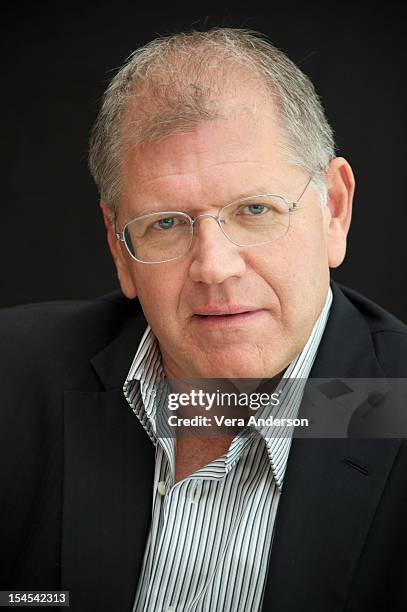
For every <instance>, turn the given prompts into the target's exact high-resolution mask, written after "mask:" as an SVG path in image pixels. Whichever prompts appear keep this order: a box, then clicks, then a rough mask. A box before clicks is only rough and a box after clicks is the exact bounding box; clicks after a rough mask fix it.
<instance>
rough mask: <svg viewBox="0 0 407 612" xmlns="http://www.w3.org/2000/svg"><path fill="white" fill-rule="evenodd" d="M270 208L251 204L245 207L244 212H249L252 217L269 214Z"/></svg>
mask: <svg viewBox="0 0 407 612" xmlns="http://www.w3.org/2000/svg"><path fill="white" fill-rule="evenodd" d="M267 210H269V208H268V207H267V206H265V205H264V204H249V205H248V206H244V207H243V211H244V212H245V211H248V212H249V214H250V215H256V216H258V215H262V214H264V213H265V212H267Z"/></svg>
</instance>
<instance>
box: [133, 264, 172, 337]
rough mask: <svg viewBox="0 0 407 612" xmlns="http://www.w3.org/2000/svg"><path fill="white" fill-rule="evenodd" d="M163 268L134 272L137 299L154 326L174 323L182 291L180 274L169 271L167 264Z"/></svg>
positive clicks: (146, 268) (146, 267)
mask: <svg viewBox="0 0 407 612" xmlns="http://www.w3.org/2000/svg"><path fill="white" fill-rule="evenodd" d="M161 266H162V267H161ZM161 266H160V267H158V266H157V267H155V266H143V268H142V269H141V270H140V269H136V270H134V272H133V278H134V281H135V284H136V287H137V297H138V298H139V300H140V303H141V305H142V307H143V311H144V314H145V316H146V318H147V319H148V322H149V323H150V325H152V326H157V325H160V324H161V325H162V324H165V325H167V324H169V323H171V321H174V319H175V314H176V311H177V308H178V302H179V295H180V292H181V290H182V280H181V278H180V277H179V274H178V273H177V272H176V271H174V270H169V269H168V266H166V265H165V264H161Z"/></svg>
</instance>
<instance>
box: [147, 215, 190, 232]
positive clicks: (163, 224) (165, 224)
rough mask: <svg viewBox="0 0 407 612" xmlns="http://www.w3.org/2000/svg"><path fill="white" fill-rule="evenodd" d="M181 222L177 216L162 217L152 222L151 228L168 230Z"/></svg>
mask: <svg viewBox="0 0 407 612" xmlns="http://www.w3.org/2000/svg"><path fill="white" fill-rule="evenodd" d="M182 223H183V220H181V219H180V218H179V217H164V218H163V219H160V220H159V221H156V222H155V223H153V224H152V227H153V229H158V230H170V229H173V228H174V227H177V225H180V224H182Z"/></svg>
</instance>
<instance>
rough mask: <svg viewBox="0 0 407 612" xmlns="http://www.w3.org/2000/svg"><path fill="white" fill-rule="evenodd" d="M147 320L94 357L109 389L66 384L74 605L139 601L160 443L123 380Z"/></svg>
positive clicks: (66, 565) (67, 544)
mask: <svg viewBox="0 0 407 612" xmlns="http://www.w3.org/2000/svg"><path fill="white" fill-rule="evenodd" d="M144 327H145V322H144V321H143V322H141V324H140V322H138V323H137V322H135V320H134V319H132V320H131V322H130V323H128V324H126V326H125V327H124V328H123V330H122V332H121V333H120V334H119V336H118V337H117V338H116V339H115V340H114V341H113V342H112V343H111V344H110V345H109V346H108V347H107V348H106V349H104V350H103V351H102V352H101V353H99V354H98V355H96V356H95V357H94V359H93V360H92V365H93V367H94V370H95V371H96V373H97V376H98V378H99V380H100V382H101V383H102V384H103V386H104V387H105V391H78V390H74V391H66V392H65V396H64V441H65V448H64V491H63V520H62V553H61V566H62V567H61V585H62V586H61V588H63V589H67V590H69V591H70V607H71V609H72V610H73V612H83V610H87V611H89V612H90V611H92V610H97V611H98V612H104V611H106V612H108V611H109V612H110V611H111V610H115V612H128V611H129V610H131V609H132V605H133V600H134V595H135V589H136V587H137V582H138V577H139V574H140V570H141V564H142V560H143V554H144V549H145V544H146V538H147V535H148V531H149V526H150V517H151V504H152V499H151V494H152V486H153V468H154V447H153V445H152V444H151V441H150V440H149V439H148V437H147V435H146V434H145V432H144V430H143V428H142V426H141V425H140V423H139V421H138V419H137V417H136V416H135V415H134V414H133V412H132V411H131V409H130V407H129V405H128V403H127V401H126V400H125V398H124V396H123V391H122V385H123V382H124V380H125V377H126V374H127V372H128V369H129V367H130V364H131V360H132V358H133V356H134V353H135V351H136V349H137V346H138V341H139V338H140V334H141V332H142V331H143V329H144Z"/></svg>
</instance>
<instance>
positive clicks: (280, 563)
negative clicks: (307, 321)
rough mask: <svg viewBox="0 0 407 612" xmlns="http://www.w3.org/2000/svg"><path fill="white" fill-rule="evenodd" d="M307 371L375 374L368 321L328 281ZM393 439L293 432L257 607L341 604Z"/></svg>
mask: <svg viewBox="0 0 407 612" xmlns="http://www.w3.org/2000/svg"><path fill="white" fill-rule="evenodd" d="M332 289H333V293H334V302H333V307H332V310H331V314H330V317H329V320H328V323H327V327H326V330H325V333H324V336H323V338H322V341H321V345H320V348H319V351H318V355H317V358H316V361H315V364H314V366H313V368H312V371H311V375H310V377H312V378H381V377H384V373H383V371H382V369H381V367H380V365H379V364H378V362H377V360H376V357H375V352H374V347H373V343H372V339H371V334H370V330H369V328H368V326H367V323H366V321H365V320H364V318H363V317H362V316H361V314H360V313H359V311H357V310H356V309H355V308H354V306H353V305H352V304H351V303H350V302H349V301H348V300H347V299H346V297H345V296H344V295H343V293H342V292H341V291H340V290H339V289H338V288H337V287H336V286H335V284H333V286H332ZM399 446H400V441H399V440H390V439H386V440H357V439H336V440H334V439H332V440H328V439H325V440H324V439H308V440H307V439H298V438H297V439H294V440H293V442H292V447H291V451H290V455H289V459H288V463H287V471H286V475H285V479H284V485H283V493H282V497H281V501H280V504H279V508H278V513H277V519H276V525H275V538H274V542H273V547H272V551H271V556H270V564H269V571H268V577H267V583H266V589H265V596H264V604H263V611H264V612H266V611H267V612H268V611H270V612H272V611H280V610H284V612H294V611H295V612H297V611H298V610H308V609H309V610H313V612H327V610H329V612H339V611H341V610H344V608H345V604H346V601H347V597H348V595H349V591H350V588H351V583H352V578H353V575H354V572H355V569H356V566H357V563H358V559H359V557H360V554H361V551H362V548H363V545H364V542H365V539H366V537H367V533H368V530H369V527H370V523H371V521H372V520H373V517H374V514H375V511H376V509H377V506H378V503H379V500H380V497H381V494H382V492H383V489H384V487H385V484H386V480H387V477H388V475H389V473H390V471H391V468H392V464H393V461H394V459H395V456H396V454H397V451H398V449H399Z"/></svg>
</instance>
